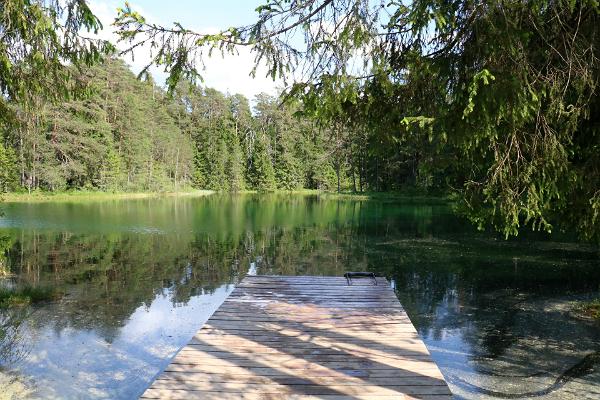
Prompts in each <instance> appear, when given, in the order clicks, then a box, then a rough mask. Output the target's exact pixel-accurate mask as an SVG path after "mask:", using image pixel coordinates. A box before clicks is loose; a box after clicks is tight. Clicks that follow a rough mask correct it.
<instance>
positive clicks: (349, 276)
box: [344, 272, 377, 286]
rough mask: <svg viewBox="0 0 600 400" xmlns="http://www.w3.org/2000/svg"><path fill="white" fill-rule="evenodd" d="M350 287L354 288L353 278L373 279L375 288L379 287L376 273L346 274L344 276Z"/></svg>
mask: <svg viewBox="0 0 600 400" xmlns="http://www.w3.org/2000/svg"><path fill="white" fill-rule="evenodd" d="M344 278H346V282H348V286H352V278H371V279H372V280H373V283H374V284H375V286H377V277H376V276H375V273H374V272H346V273H345V274H344Z"/></svg>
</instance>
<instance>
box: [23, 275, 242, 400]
mask: <svg viewBox="0 0 600 400" xmlns="http://www.w3.org/2000/svg"><path fill="white" fill-rule="evenodd" d="M232 289H233V288H232V287H231V286H228V285H223V286H221V287H219V288H217V289H216V290H215V291H214V294H212V295H210V294H202V295H199V296H194V297H192V298H191V299H190V301H189V302H188V303H187V304H186V305H185V306H177V307H174V306H173V303H172V301H171V299H170V296H169V294H168V292H167V291H165V292H164V293H163V294H159V295H157V296H156V297H155V299H154V300H153V301H152V303H151V304H150V306H149V307H147V306H140V307H138V308H137V309H136V310H135V312H134V313H133V314H132V315H131V317H130V318H129V319H128V320H127V321H126V323H125V325H124V326H123V327H122V328H121V329H120V330H119V334H118V336H117V337H116V338H115V339H114V341H113V342H112V343H108V342H106V341H105V340H104V339H103V338H102V335H101V333H99V332H96V331H94V330H83V329H74V328H66V329H62V330H60V331H56V330H54V329H52V328H50V327H48V326H49V325H50V326H52V325H53V324H43V325H42V324H41V323H40V325H42V326H43V328H41V330H40V331H39V332H36V333H32V336H34V338H35V339H34V341H35V343H34V345H33V347H32V349H31V352H30V355H29V357H28V358H27V359H26V360H24V361H23V362H22V363H21V365H20V369H21V371H22V372H24V373H26V375H28V376H29V377H31V378H32V379H31V380H32V381H34V382H35V384H36V387H35V388H34V389H35V391H36V394H37V395H38V396H39V397H43V398H90V397H96V398H111V399H114V398H136V397H137V396H139V395H140V394H141V393H142V392H143V390H144V389H145V388H146V386H148V384H149V383H150V382H151V381H152V378H153V377H154V376H155V375H156V374H157V373H158V372H160V370H161V369H162V368H164V367H165V366H166V365H167V364H168V362H169V361H170V359H171V357H173V356H174V355H175V353H176V352H177V351H178V350H179V348H181V347H182V346H183V345H185V344H186V343H187V342H188V341H189V340H190V339H191V337H192V336H193V335H194V333H195V332H196V331H197V330H198V329H199V328H200V326H201V325H202V324H203V323H204V322H205V321H206V320H207V319H208V318H209V317H210V315H211V314H212V313H213V312H214V311H215V310H216V309H217V308H218V307H219V306H220V305H221V303H222V302H223V301H224V300H225V298H226V297H227V295H228V294H229V292H231V290H232ZM55 311H56V310H53V309H52V305H49V306H48V308H43V309H40V310H38V311H37V312H36V315H35V316H34V318H35V319H38V320H39V319H47V318H56V319H57V318H60V315H59V313H56V315H55ZM38 322H42V321H38Z"/></svg>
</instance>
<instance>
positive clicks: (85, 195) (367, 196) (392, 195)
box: [0, 189, 452, 204]
mask: <svg viewBox="0 0 600 400" xmlns="http://www.w3.org/2000/svg"><path fill="white" fill-rule="evenodd" d="M216 194H225V195H234V196H235V195H248V194H252V195H257V194H258V195H267V196H268V195H305V196H317V197H319V198H323V199H327V200H351V201H398V202H408V203H415V202H418V203H421V202H422V203H427V204H432V203H434V204H449V203H452V199H451V198H449V197H448V196H434V195H421V194H412V193H401V192H364V193H354V192H341V193H337V192H324V191H321V190H317V189H299V190H275V191H270V192H264V193H262V192H259V191H255V190H244V191H241V192H237V193H229V192H223V193H219V192H217V191H214V190H200V189H198V190H189V191H181V192H130V193H129V192H100V191H98V192H95V191H72V192H59V193H52V192H32V193H4V194H0V203H45V202H70V201H103V200H107V201H108V200H134V199H149V198H161V197H205V196H211V195H216Z"/></svg>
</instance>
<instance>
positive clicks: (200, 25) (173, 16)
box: [89, 0, 283, 99]
mask: <svg viewBox="0 0 600 400" xmlns="http://www.w3.org/2000/svg"><path fill="white" fill-rule="evenodd" d="M263 3H264V0H263V1H261V0H227V1H226V2H221V1H214V0H196V1H193V0H171V1H166V0H132V1H129V4H130V5H131V8H132V9H133V10H135V11H138V12H140V13H141V14H142V15H143V16H144V17H145V18H146V20H148V21H149V22H155V23H157V24H160V25H167V26H170V25H172V24H173V22H179V23H181V24H182V25H183V26H184V27H185V28H188V29H191V30H194V31H197V32H210V31H218V30H222V29H226V28H229V27H231V26H240V25H247V24H251V23H253V22H254V21H255V20H256V16H257V14H256V12H255V9H256V7H258V6H259V5H261V4H263ZM89 4H90V6H91V8H92V11H93V12H94V13H95V14H96V16H97V17H98V18H100V20H101V21H102V24H103V25H104V31H103V32H101V33H100V35H99V36H100V37H102V38H104V39H110V40H111V41H113V43H114V42H116V36H115V35H114V33H113V32H112V31H113V30H114V27H112V26H111V23H112V22H113V20H114V18H115V16H116V15H117V7H122V6H123V5H124V4H125V0H90V1H89ZM148 59H149V58H148V55H147V51H144V50H143V49H140V50H139V51H137V52H136V53H135V57H134V59H133V60H132V58H131V57H126V58H125V61H126V62H127V64H129V66H130V67H131V69H132V70H133V71H134V72H136V73H137V72H139V71H140V70H141V69H142V67H143V66H145V65H146V64H147V62H148ZM205 65H206V68H205V69H204V70H203V71H201V75H202V76H203V78H204V83H203V85H206V86H208V87H212V88H215V89H217V90H219V91H221V92H224V93H230V94H236V93H241V94H243V95H245V96H246V97H247V98H249V99H252V98H253V97H254V96H255V95H256V94H259V93H261V92H266V93H269V94H272V95H275V94H276V93H277V90H278V88H281V87H282V85H283V84H282V82H281V81H276V82H273V80H272V79H271V77H270V76H269V77H266V76H265V75H266V69H265V68H259V69H258V70H257V73H256V77H255V78H252V77H251V76H250V75H249V74H250V71H251V70H252V67H253V66H254V55H253V54H251V53H250V51H249V49H247V48H244V49H240V52H239V55H236V56H233V55H228V56H226V57H225V58H223V57H222V56H221V54H220V53H219V52H214V53H213V56H212V57H211V58H210V59H206V60H205ZM151 72H152V75H153V76H154V78H155V80H156V81H157V82H158V83H161V84H162V83H164V80H165V78H166V73H165V72H164V71H162V70H161V69H159V68H156V67H154V68H152V69H151Z"/></svg>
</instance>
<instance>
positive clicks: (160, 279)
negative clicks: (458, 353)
mask: <svg viewBox="0 0 600 400" xmlns="http://www.w3.org/2000/svg"><path fill="white" fill-rule="evenodd" d="M78 207H79V206H74V205H69V206H68V207H67V206H65V205H62V206H61V205H51V204H49V205H44V206H40V209H41V210H42V211H43V212H44V213H45V214H44V218H47V219H50V218H54V216H55V215H57V216H58V217H60V219H61V221H62V220H77V221H79V220H80V219H82V218H83V219H85V220H86V221H90V224H91V226H86V228H85V229H84V230H83V231H78V230H77V229H74V232H65V230H66V229H65V230H63V231H58V232H57V231H54V232H50V231H44V232H39V231H24V232H19V233H18V234H12V235H11V237H10V240H8V241H7V242H6V243H7V245H6V246H5V247H6V248H8V251H7V252H6V264H7V266H8V268H10V269H11V271H12V272H13V273H15V274H16V275H17V278H18V281H19V282H22V283H27V284H30V285H53V286H56V287H58V288H59V289H60V290H61V291H62V292H64V293H65V296H64V297H63V298H62V299H61V300H60V302H59V304H57V307H58V310H60V311H59V314H60V318H57V319H56V321H53V324H55V329H57V330H61V329H63V328H65V327H68V326H72V327H76V328H82V329H89V328H94V329H96V330H98V331H99V332H102V334H103V336H104V337H105V338H106V339H107V340H111V338H113V337H114V335H116V333H117V331H118V329H119V328H120V327H121V326H123V324H124V321H125V320H127V318H129V316H130V315H131V314H132V313H133V312H134V310H135V309H136V308H138V307H139V306H143V305H146V306H148V305H149V304H150V303H151V302H152V301H153V300H154V299H155V297H156V296H157V295H162V294H167V295H168V296H169V297H170V299H171V300H172V301H173V303H174V304H175V305H178V304H186V303H187V302H188V301H189V300H190V298H191V297H193V296H195V295H198V294H201V293H212V292H213V291H214V290H215V289H216V288H217V287H219V286H220V285H222V284H223V283H228V282H236V281H237V280H238V279H240V278H241V277H243V276H244V274H245V273H246V271H247V270H248V267H249V265H250V264H251V263H254V265H255V266H256V269H257V272H258V273H260V274H291V275H293V274H306V275H341V274H342V273H343V272H345V271H347V270H370V271H375V272H378V273H381V274H384V275H386V276H388V277H391V278H394V280H395V282H396V285H397V289H398V290H397V293H398V296H399V297H400V299H401V301H402V303H403V305H404V306H405V308H406V309H407V311H408V313H409V315H410V316H411V318H412V320H413V322H414V323H415V325H416V326H417V327H418V329H419V330H420V332H422V333H423V334H425V335H429V336H432V337H439V336H440V335H441V334H442V332H443V329H445V328H448V327H450V328H452V327H454V328H457V329H463V330H465V331H468V332H467V335H466V337H468V338H469V339H468V340H471V343H472V345H473V348H474V349H475V351H476V353H477V355H480V356H485V357H487V356H493V357H498V356H501V355H502V354H504V353H505V352H506V349H507V348H509V347H510V346H513V345H514V343H515V340H516V339H518V337H516V336H515V333H514V332H515V329H514V327H515V324H517V323H519V320H518V319H515V318H514V317H513V315H514V314H516V313H518V312H519V307H520V301H521V299H523V298H525V299H530V298H535V297H536V296H542V295H544V294H546V293H548V294H552V293H554V292H556V291H560V292H561V293H562V292H564V291H565V290H571V291H572V292H578V291H588V290H593V289H597V287H598V282H600V270H598V268H595V266H596V264H597V253H596V254H595V253H593V252H589V251H582V250H581V248H580V247H573V246H568V245H566V244H555V246H552V245H550V244H548V243H547V242H543V241H535V240H534V238H529V240H528V241H527V242H522V241H520V240H511V241H509V242H503V241H502V242H499V241H496V240H494V238H490V237H489V236H486V235H484V234H480V233H475V232H474V231H473V230H472V228H470V227H469V226H468V225H466V224H465V223H461V222H460V221H458V220H457V219H456V218H454V217H453V216H452V215H450V214H448V213H447V212H445V211H444V210H445V209H444V207H441V206H428V205H417V206H415V205H387V204H385V203H378V202H353V201H324V200H320V199H319V198H317V197H301V196H287V197H286V196H282V195H274V196H260V197H258V196H247V197H246V196H244V197H235V196H234V197H229V196H225V197H217V196H215V197H209V198H207V199H203V200H201V201H198V200H189V201H186V200H182V199H177V200H172V201H158V200H155V201H149V200H144V201H140V202H122V203H121V202H119V203H115V204H113V203H102V205H101V206H91V205H89V204H86V205H82V206H81V207H80V208H78ZM58 217H57V218H58ZM140 221H142V222H143V223H146V224H147V225H150V226H156V227H158V228H157V229H156V230H155V231H156V232H164V233H136V232H132V231H131V230H130V229H117V228H118V227H122V226H128V227H129V226H138V225H140V224H141V225H144V224H143V223H141V222H140ZM142 228H143V226H142ZM159 228H160V229H159ZM140 231H142V232H154V231H153V230H144V229H141V230H140ZM1 249H2V248H1V247H0V250H1ZM1 254H3V253H1V252H0V255H1ZM541 254H542V255H541ZM546 255H549V256H546ZM515 260H517V261H515ZM574 260H579V261H581V262H580V265H579V267H578V268H577V269H575V268H573V267H572V263H573V262H575V261H574ZM506 288H511V290H510V291H506V290H505V289H506ZM499 310H500V311H499ZM39 323H42V322H39Z"/></svg>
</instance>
